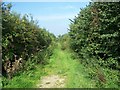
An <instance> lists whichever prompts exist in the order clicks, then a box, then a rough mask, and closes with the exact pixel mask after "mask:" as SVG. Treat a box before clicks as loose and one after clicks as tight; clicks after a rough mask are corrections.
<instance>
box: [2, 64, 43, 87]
mask: <svg viewBox="0 0 120 90" xmlns="http://www.w3.org/2000/svg"><path fill="white" fill-rule="evenodd" d="M44 74H45V73H44V72H42V67H41V66H40V65H37V66H36V69H34V70H30V71H27V72H23V73H21V74H20V75H17V76H15V77H13V78H12V80H8V79H6V78H3V80H4V84H6V85H5V86H4V88H34V87H35V84H37V81H38V80H39V79H40V77H41V76H43V75H44Z"/></svg>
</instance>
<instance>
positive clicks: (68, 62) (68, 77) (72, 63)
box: [3, 44, 95, 88]
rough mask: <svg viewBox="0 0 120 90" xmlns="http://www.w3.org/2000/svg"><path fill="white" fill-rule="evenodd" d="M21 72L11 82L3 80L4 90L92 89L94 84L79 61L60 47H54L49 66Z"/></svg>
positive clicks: (39, 66) (37, 66) (38, 66)
mask: <svg viewBox="0 0 120 90" xmlns="http://www.w3.org/2000/svg"><path fill="white" fill-rule="evenodd" d="M34 66H35V67H36V68H35V69H33V70H28V71H26V72H21V73H20V74H18V75H16V76H15V77H14V78H13V79H12V80H7V79H4V78H3V79H4V88H36V87H38V88H44V87H46V88H50V87H51V88H92V87H95V82H94V81H91V79H89V78H88V73H87V72H86V71H85V68H84V66H82V64H80V62H79V60H77V59H74V58H73V53H72V52H71V51H69V50H68V49H66V50H62V49H61V45H60V44H58V46H56V47H55V49H54V51H53V55H52V56H51V58H50V60H49V64H47V65H45V66H44V67H43V66H41V65H34Z"/></svg>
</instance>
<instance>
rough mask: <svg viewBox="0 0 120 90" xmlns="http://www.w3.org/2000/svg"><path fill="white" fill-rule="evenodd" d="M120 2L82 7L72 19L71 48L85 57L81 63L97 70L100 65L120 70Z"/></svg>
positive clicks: (97, 3)
mask: <svg viewBox="0 0 120 90" xmlns="http://www.w3.org/2000/svg"><path fill="white" fill-rule="evenodd" d="M119 4H120V3H119V2H117V3H113V2H111V3H110V2H106V3H105V2H104V3H102V2H95V3H90V4H89V5H88V6H86V8H84V9H81V11H80V13H79V14H78V16H77V17H75V19H74V20H71V24H70V29H69V35H70V38H71V42H70V43H71V48H72V49H73V50H74V51H75V52H77V53H78V55H79V57H81V58H82V59H81V62H82V63H84V64H85V65H86V66H87V67H88V66H91V67H92V68H93V67H95V70H96V71H97V69H98V70H99V67H101V66H102V67H104V68H109V69H112V70H120V67H119V62H120V5H119ZM99 72H100V71H99ZM96 73H97V72H95V75H96ZM92 74H94V71H93V73H92ZM116 75H118V74H116ZM100 77H101V76H100ZM103 77H104V76H102V78H103ZM99 80H100V78H99ZM101 82H102V81H101ZM115 82H118V80H117V81H115Z"/></svg>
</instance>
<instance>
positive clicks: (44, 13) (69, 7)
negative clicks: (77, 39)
mask: <svg viewBox="0 0 120 90" xmlns="http://www.w3.org/2000/svg"><path fill="white" fill-rule="evenodd" d="M88 4H89V2H12V5H13V7H12V11H14V12H17V13H19V14H21V15H24V14H31V15H32V16H33V18H34V20H37V21H38V25H39V26H40V27H42V28H46V29H47V31H49V32H51V33H53V34H55V35H56V36H58V35H63V34H65V33H67V32H68V28H69V25H70V20H69V19H74V18H75V16H77V14H78V13H79V12H80V8H84V7H86V5H88Z"/></svg>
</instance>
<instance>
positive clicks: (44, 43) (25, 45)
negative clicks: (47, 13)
mask: <svg viewBox="0 0 120 90" xmlns="http://www.w3.org/2000/svg"><path fill="white" fill-rule="evenodd" d="M11 7H12V5H11V4H7V5H6V4H5V3H2V5H1V8H2V63H3V66H4V64H5V63H6V61H8V60H9V61H10V62H11V63H10V64H11V65H10V67H12V63H13V62H15V60H16V59H17V60H18V59H20V58H22V62H23V63H24V64H25V63H26V62H27V61H28V59H29V58H32V57H34V55H36V54H37V53H38V52H39V54H40V57H39V59H37V61H36V62H37V63H41V62H44V60H45V59H44V58H45V56H46V54H47V51H48V47H49V45H50V44H51V43H52V41H53V40H54V39H55V36H54V35H53V34H51V33H49V32H48V31H46V29H44V28H40V27H39V26H38V25H37V22H35V21H34V20H33V17H32V16H28V15H24V16H21V15H20V14H17V13H14V12H11V11H10V9H11ZM48 55H49V54H48ZM30 62H32V60H31V61H30ZM36 62H35V61H34V62H32V63H34V64H36Z"/></svg>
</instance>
